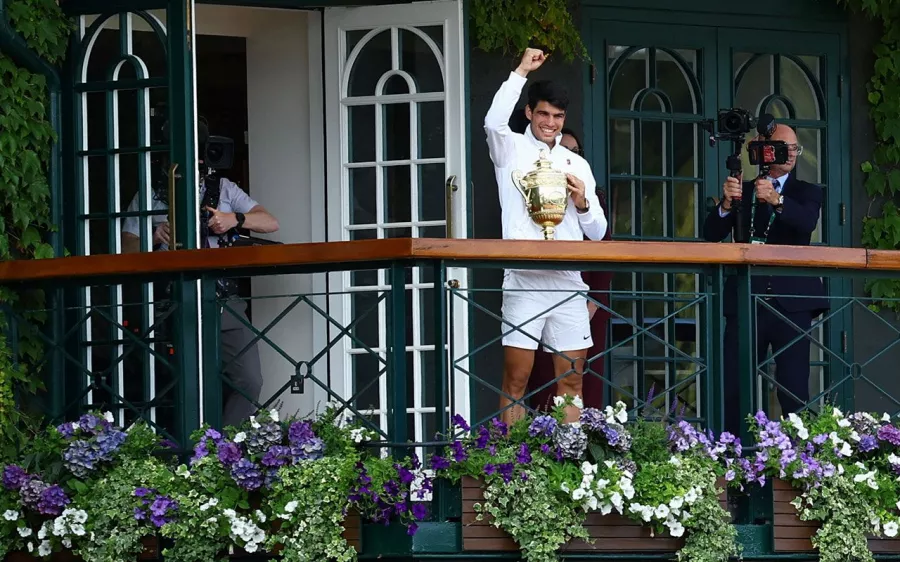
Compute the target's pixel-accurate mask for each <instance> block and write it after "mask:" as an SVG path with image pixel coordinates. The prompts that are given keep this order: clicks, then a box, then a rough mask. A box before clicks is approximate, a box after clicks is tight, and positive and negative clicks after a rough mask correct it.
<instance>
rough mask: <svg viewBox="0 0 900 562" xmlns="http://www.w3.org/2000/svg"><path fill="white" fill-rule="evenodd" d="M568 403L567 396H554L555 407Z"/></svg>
mask: <svg viewBox="0 0 900 562" xmlns="http://www.w3.org/2000/svg"><path fill="white" fill-rule="evenodd" d="M565 403H566V398H565V396H554V397H553V405H554V406H556V407H557V408H558V407H560V406H562V405H563V404H565Z"/></svg>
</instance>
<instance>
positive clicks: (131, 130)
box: [116, 64, 146, 148]
mask: <svg viewBox="0 0 900 562" xmlns="http://www.w3.org/2000/svg"><path fill="white" fill-rule="evenodd" d="M125 66H127V67H130V66H131V65H128V64H126V65H125ZM117 98H118V99H117V104H118V109H117V111H116V118H117V120H116V127H117V128H118V133H119V144H118V145H119V147H120V148H134V147H136V146H138V101H140V103H141V105H143V103H144V100H143V94H142V95H141V96H140V98H139V97H138V90H118V91H117ZM144 109H146V108H144Z"/></svg>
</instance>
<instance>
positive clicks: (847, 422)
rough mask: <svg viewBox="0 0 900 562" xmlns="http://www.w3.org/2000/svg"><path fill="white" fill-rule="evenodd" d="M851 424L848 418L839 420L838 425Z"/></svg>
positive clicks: (846, 425) (847, 425)
mask: <svg viewBox="0 0 900 562" xmlns="http://www.w3.org/2000/svg"><path fill="white" fill-rule="evenodd" d="M851 425H852V424H851V423H850V420H848V419H846V418H843V419H840V420H838V427H850V426H851Z"/></svg>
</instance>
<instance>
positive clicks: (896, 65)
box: [838, 0, 900, 312]
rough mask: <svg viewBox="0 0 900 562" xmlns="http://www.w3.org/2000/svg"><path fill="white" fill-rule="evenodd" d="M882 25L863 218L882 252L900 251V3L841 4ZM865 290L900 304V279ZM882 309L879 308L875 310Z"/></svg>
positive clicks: (864, 0)
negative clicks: (873, 135) (872, 146)
mask: <svg viewBox="0 0 900 562" xmlns="http://www.w3.org/2000/svg"><path fill="white" fill-rule="evenodd" d="M838 4H841V5H843V6H845V7H847V8H849V9H851V10H855V11H861V12H862V13H864V14H865V15H866V16H868V17H869V18H870V19H872V20H875V21H879V22H880V23H881V24H882V35H881V38H880V39H879V41H878V43H877V44H876V46H875V68H874V72H873V74H872V78H871V79H870V80H869V83H868V84H867V86H866V87H867V89H868V93H869V95H868V99H869V105H870V106H871V107H870V110H869V113H870V115H871V117H872V121H873V122H874V125H875V151H874V153H873V154H872V158H871V160H869V161H867V162H864V163H863V164H862V171H863V172H865V174H866V183H865V186H866V192H867V193H868V196H869V200H870V201H869V208H868V211H867V212H866V216H865V218H863V232H862V245H863V246H864V247H866V248H872V249H878V250H898V249H900V208H898V201H900V147H898V145H897V143H898V141H900V1H898V0H838ZM866 291H868V293H869V294H870V295H871V296H872V297H874V298H876V299H900V279H875V280H870V281H869V282H868V283H867V284H866ZM879 306H880V307H884V308H889V309H891V310H894V311H895V312H900V301H888V300H884V301H880V302H879ZM874 308H876V309H877V308H878V307H874Z"/></svg>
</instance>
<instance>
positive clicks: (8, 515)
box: [3, 509, 19, 521]
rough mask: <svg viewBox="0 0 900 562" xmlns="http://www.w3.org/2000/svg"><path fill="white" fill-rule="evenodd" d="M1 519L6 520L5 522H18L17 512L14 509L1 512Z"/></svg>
mask: <svg viewBox="0 0 900 562" xmlns="http://www.w3.org/2000/svg"><path fill="white" fill-rule="evenodd" d="M3 518H4V519H6V520H7V521H18V519H19V512H18V511H16V510H15V509H7V510H6V511H4V512H3Z"/></svg>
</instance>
